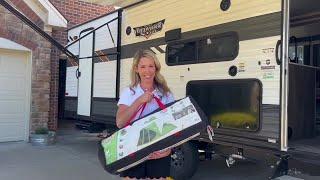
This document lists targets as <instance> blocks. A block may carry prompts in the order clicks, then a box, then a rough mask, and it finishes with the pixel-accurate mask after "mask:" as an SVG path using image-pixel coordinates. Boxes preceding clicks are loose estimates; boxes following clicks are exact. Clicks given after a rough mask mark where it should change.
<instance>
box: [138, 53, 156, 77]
mask: <svg viewBox="0 0 320 180" xmlns="http://www.w3.org/2000/svg"><path fill="white" fill-rule="evenodd" d="M136 72H137V73H138V74H139V76H140V79H141V83H153V81H154V77H155V75H156V65H155V64H154V60H153V59H151V58H148V57H142V58H141V59H140V61H139V63H138V67H137V68H136Z"/></svg>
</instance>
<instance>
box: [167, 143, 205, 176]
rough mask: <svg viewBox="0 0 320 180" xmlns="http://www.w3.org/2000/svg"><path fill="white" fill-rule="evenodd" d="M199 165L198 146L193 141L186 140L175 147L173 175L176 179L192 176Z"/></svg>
mask: <svg viewBox="0 0 320 180" xmlns="http://www.w3.org/2000/svg"><path fill="white" fill-rule="evenodd" d="M198 165H199V152H198V147H197V145H196V144H195V143H193V142H186V143H184V144H182V145H181V146H178V147H176V148H174V150H173V152H172V158H171V176H172V177H173V179H175V180H185V179H189V178H191V177H192V176H193V175H194V173H195V172H196V170H197V169H198Z"/></svg>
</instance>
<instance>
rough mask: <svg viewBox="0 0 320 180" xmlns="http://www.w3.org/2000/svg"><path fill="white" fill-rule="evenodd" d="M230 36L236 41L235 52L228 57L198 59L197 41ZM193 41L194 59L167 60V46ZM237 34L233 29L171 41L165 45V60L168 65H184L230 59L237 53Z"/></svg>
mask: <svg viewBox="0 0 320 180" xmlns="http://www.w3.org/2000/svg"><path fill="white" fill-rule="evenodd" d="M229 36H230V37H232V38H234V40H235V41H236V42H237V44H236V52H235V53H233V54H232V56H230V57H222V58H210V59H199V43H200V41H203V40H207V39H208V38H214V39H217V38H223V37H229ZM192 42H194V43H195V46H196V47H195V49H194V51H195V59H194V60H186V61H180V62H173V63H172V62H169V59H168V58H169V48H171V47H172V46H174V45H179V44H186V43H192ZM239 42H240V41H239V35H238V33H237V32H235V31H230V32H225V33H220V34H212V35H207V36H202V37H197V38H191V39H183V40H178V41H173V42H170V43H168V44H167V47H166V55H165V61H166V64H167V65H168V66H176V65H185V64H199V63H212V62H221V61H232V60H234V59H235V58H236V57H237V56H238V54H239Z"/></svg>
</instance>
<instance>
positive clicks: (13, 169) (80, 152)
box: [0, 128, 320, 180]
mask: <svg viewBox="0 0 320 180" xmlns="http://www.w3.org/2000/svg"><path fill="white" fill-rule="evenodd" d="M98 141H99V138H97V134H90V133H86V132H85V131H79V130H75V129H74V128H71V129H70V128H69V129H67V130H60V131H58V141H57V143H56V144H55V145H53V146H47V147H38V146H32V145H31V144H29V143H26V142H11V143H0V180H57V179H58V180H91V179H92V180H120V179H121V178H119V177H118V176H113V175H110V174H108V173H107V172H105V171H104V170H103V169H102V167H101V165H100V164H99V161H98V156H97V143H98ZM270 175H271V174H270V168H267V167H265V166H261V165H259V164H257V163H254V162H248V161H244V162H238V163H236V165H235V166H233V167H232V168H227V167H226V165H225V162H224V159H221V158H217V159H215V160H213V161H203V162H200V165H199V169H198V171H197V172H196V174H195V176H194V177H193V178H192V180H211V179H215V180H220V179H221V180H233V179H237V180H239V179H246V180H256V179H259V180H260V179H267V178H268V177H269V176H270ZM298 175H299V176H296V177H299V178H302V179H320V177H312V176H305V175H302V174H298ZM284 179H287V178H284ZM289 179H294V178H293V177H289Z"/></svg>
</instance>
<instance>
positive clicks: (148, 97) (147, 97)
mask: <svg viewBox="0 0 320 180" xmlns="http://www.w3.org/2000/svg"><path fill="white" fill-rule="evenodd" d="M152 98H153V94H152V92H149V91H146V92H144V94H142V95H141V96H140V97H139V98H138V99H137V101H139V102H140V103H141V104H144V103H148V102H150V101H151V100H152Z"/></svg>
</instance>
